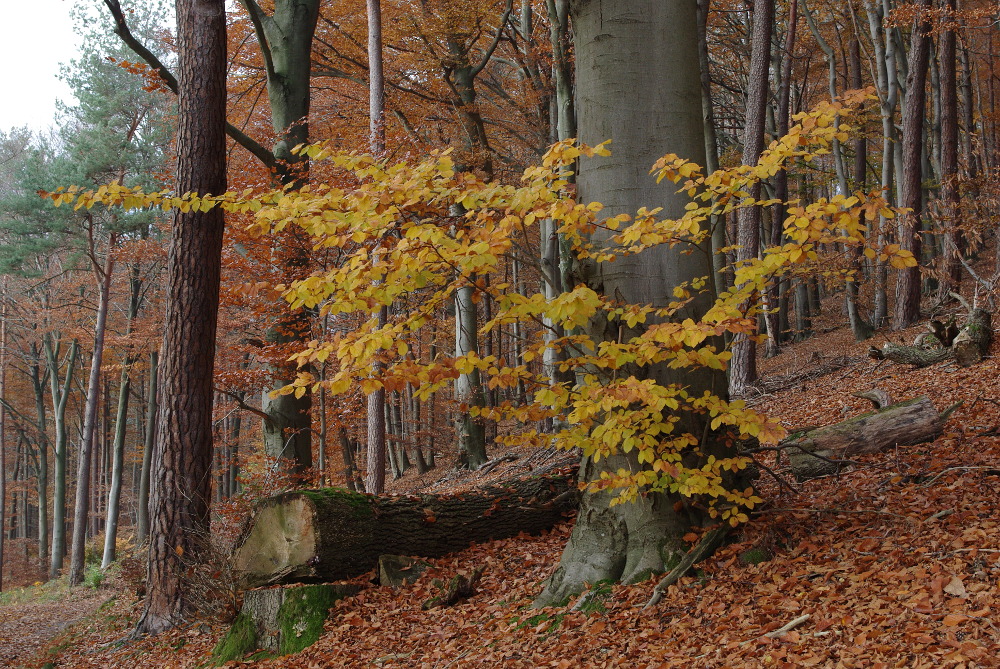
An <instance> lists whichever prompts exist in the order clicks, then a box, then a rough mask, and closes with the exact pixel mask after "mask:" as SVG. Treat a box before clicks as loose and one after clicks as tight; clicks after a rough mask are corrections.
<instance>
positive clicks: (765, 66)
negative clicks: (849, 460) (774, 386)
mask: <svg viewBox="0 0 1000 669" xmlns="http://www.w3.org/2000/svg"><path fill="white" fill-rule="evenodd" d="M773 31H774V0H756V2H754V3H753V28H752V30H751V35H750V48H751V52H750V77H749V82H748V90H747V108H746V123H745V125H744V128H743V164H744V165H756V164H757V161H758V160H760V154H761V153H762V152H763V151H764V122H765V120H766V112H767V99H768V92H769V87H768V80H769V78H768V74H769V72H770V65H771V33H772V32H773ZM760 193H761V183H760V182H759V181H758V182H756V183H754V184H753V185H752V186H751V187H750V192H749V196H750V198H752V199H754V200H758V199H760ZM762 211H763V209H762V208H761V207H760V206H756V205H755V206H751V207H744V208H742V209H740V210H738V212H737V227H736V244H737V248H736V261H737V262H738V263H746V262H750V261H751V260H754V259H756V258H757V255H758V254H759V253H760V224H761V214H762ZM754 306H756V305H755V304H753V300H751V301H749V302H748V303H747V304H744V305H742V308H743V309H750V308H752V307H754ZM732 353H733V357H732V359H731V360H730V362H729V388H730V390H731V391H732V392H733V393H734V394H737V395H738V394H741V393H743V392H745V391H746V390H747V389H748V388H749V387H750V385H752V384H753V382H754V381H756V380H757V344H756V342H755V341H754V338H753V335H752V334H751V333H738V334H737V335H736V336H734V337H733V345H732Z"/></svg>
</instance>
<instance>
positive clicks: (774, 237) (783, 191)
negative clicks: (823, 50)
mask: <svg viewBox="0 0 1000 669" xmlns="http://www.w3.org/2000/svg"><path fill="white" fill-rule="evenodd" d="M797 33H798V0H791V2H789V3H788V28H787V29H786V32H785V48H784V53H783V54H782V60H781V80H780V82H779V87H778V117H777V119H776V122H775V126H776V129H777V132H776V134H777V136H778V137H784V136H785V135H787V134H788V129H789V125H790V122H791V97H792V62H793V60H794V58H795V39H796V35H797ZM773 183H774V199H775V200H777V202H775V204H774V206H773V207H772V208H771V239H770V240H768V242H769V243H770V244H771V246H778V245H779V244H781V240H782V236H783V235H784V225H785V217H786V213H787V211H788V205H787V204H786V203H787V201H788V171H787V170H779V171H778V173H777V174H775V175H774V179H773ZM771 295H772V299H771V303H772V309H774V307H775V306H776V307H777V310H776V311H777V313H776V314H775V315H774V318H775V319H776V322H775V324H774V326H773V327H774V330H775V331H776V339H777V343H778V344H779V345H780V343H781V342H783V341H785V339H786V338H787V331H788V279H787V278H786V279H782V280H781V282H780V283H779V284H778V285H777V286H775V288H774V289H773V290H772V291H771ZM775 352H777V351H775Z"/></svg>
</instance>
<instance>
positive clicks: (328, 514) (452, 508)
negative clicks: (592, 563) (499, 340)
mask: <svg viewBox="0 0 1000 669" xmlns="http://www.w3.org/2000/svg"><path fill="white" fill-rule="evenodd" d="M578 502H579V494H578V491H577V487H576V476H575V471H572V472H567V473H564V474H559V475H551V474H550V475H546V476H536V477H533V478H527V479H520V480H509V481H505V482H504V483H503V484H500V485H494V486H490V487H488V488H485V489H483V490H479V491H475V492H469V493H464V494H462V495H457V496H441V495H421V496H411V497H375V496H372V495H364V494H359V493H353V492H350V491H348V490H343V489H339V488H328V489H324V490H311V491H297V492H290V493H286V494H283V495H279V496H276V497H273V498H271V499H268V500H266V501H265V502H263V503H262V504H261V505H260V506H259V507H258V508H257V509H256V511H255V512H254V515H253V517H252V519H251V521H250V524H249V525H248V528H247V530H246V531H245V533H244V536H243V538H242V539H241V541H239V542H238V544H237V548H236V550H235V553H234V555H233V562H234V567H235V568H236V570H237V571H238V572H239V573H240V574H242V575H243V577H244V581H245V583H246V584H247V585H248V586H255V585H263V584H269V583H293V582H318V581H336V580H341V579H347V578H352V577H354V576H358V575H359V574H363V573H365V572H366V571H368V570H370V569H372V568H373V567H374V566H375V565H376V564H377V563H378V558H379V556H380V555H383V554H386V553H392V554H401V555H414V556H420V557H438V556H441V555H444V554H446V553H451V552H455V551H458V550H462V549H464V548H467V547H468V546H469V545H470V544H471V543H473V542H484V541H489V540H491V539H500V538H504V537H512V536H516V535H517V534H519V533H520V532H527V533H538V532H541V531H543V530H546V529H549V528H551V527H552V526H553V525H555V524H556V523H557V522H559V521H560V520H561V519H562V518H563V514H564V513H566V512H567V511H571V510H573V509H575V508H576V505H577V504H578Z"/></svg>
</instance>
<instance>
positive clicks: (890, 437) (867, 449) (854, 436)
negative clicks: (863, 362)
mask: <svg viewBox="0 0 1000 669" xmlns="http://www.w3.org/2000/svg"><path fill="white" fill-rule="evenodd" d="M873 401H874V400H873ZM951 411H952V409H949V410H947V411H945V412H943V413H939V412H938V410H937V409H936V408H935V407H934V403H933V402H931V400H930V399H928V398H927V397H923V396H921V397H917V398H915V399H912V400H908V401H906V402H900V403H898V404H893V405H891V406H888V407H885V408H883V409H880V410H878V411H874V412H871V413H866V414H862V415H860V416H855V417H854V418H850V419H848V420H845V421H842V422H840V423H835V424H833V425H827V426H825V427H820V428H815V429H811V430H808V431H800V432H797V433H794V434H792V435H790V436H788V437H787V438H786V439H785V440H784V441H782V442H781V444H780V447H781V448H782V449H783V450H784V452H785V453H787V454H788V459H789V462H790V465H791V469H792V473H794V474H795V476H796V478H798V479H799V480H802V479H807V478H815V477H817V476H825V475H827V474H835V473H837V472H838V471H840V469H841V467H842V466H843V465H845V464H848V461H849V460H850V459H851V458H853V457H856V456H858V455H863V454H865V453H878V452H880V451H883V450H886V449H888V448H892V447H894V446H910V445H912V444H919V443H921V442H925V441H931V440H933V439H935V438H937V437H938V436H939V435H940V434H941V431H942V428H943V427H944V423H945V421H946V420H947V418H948V415H949V414H950V413H951Z"/></svg>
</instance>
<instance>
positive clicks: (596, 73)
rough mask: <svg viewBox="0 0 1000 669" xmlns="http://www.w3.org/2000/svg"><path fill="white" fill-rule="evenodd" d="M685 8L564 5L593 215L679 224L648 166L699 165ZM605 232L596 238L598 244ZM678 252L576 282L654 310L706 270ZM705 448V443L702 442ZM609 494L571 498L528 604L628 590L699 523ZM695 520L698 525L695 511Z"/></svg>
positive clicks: (720, 379)
mask: <svg viewBox="0 0 1000 669" xmlns="http://www.w3.org/2000/svg"><path fill="white" fill-rule="evenodd" d="M695 10H696V7H695V3H694V2H688V1H687V0H669V1H663V0H630V1H628V2H622V1H621V0H617V1H614V2H612V1H611V0H581V1H580V2H577V3H575V4H574V16H573V19H574V33H575V36H576V56H577V105H576V108H577V111H578V114H579V119H578V122H579V129H580V138H581V140H582V141H583V142H585V143H588V144H596V143H599V142H602V141H604V140H607V139H609V138H610V139H611V140H612V154H611V156H610V157H607V158H594V159H586V160H581V162H580V170H579V179H578V183H579V191H580V199H581V201H584V202H590V201H598V202H601V203H602V204H603V205H604V209H603V212H602V215H608V216H615V215H618V214H630V215H632V214H635V212H636V211H637V210H638V208H639V207H650V208H652V207H662V208H663V211H662V212H661V214H660V215H661V216H663V217H666V218H677V217H680V216H681V215H682V214H683V212H684V207H685V205H686V204H687V200H686V198H685V197H684V196H683V195H678V194H676V193H674V189H672V188H670V187H669V186H668V187H663V186H659V185H657V184H656V182H655V179H653V178H652V177H650V176H649V168H650V166H651V165H652V164H653V163H654V162H655V161H656V160H657V159H658V158H660V157H662V156H663V155H664V154H665V153H667V152H672V153H676V154H677V155H680V156H683V157H685V158H688V159H690V160H693V161H694V162H696V163H699V164H701V163H702V162H703V161H704V157H705V139H704V124H703V119H702V106H701V95H700V90H701V82H700V76H699V67H698V60H697V18H696V15H695ZM605 235H606V233H604V232H599V233H598V234H595V238H594V240H593V242H594V243H595V244H596V245H598V246H600V245H603V244H604V243H605V241H606V239H607V236H605ZM692 250H693V252H686V251H685V250H682V249H680V248H673V249H667V248H663V247H661V248H658V249H655V250H654V249H651V250H649V251H646V252H643V253H640V254H637V255H631V256H626V257H620V258H618V259H616V261H615V262H613V263H606V264H600V265H597V266H596V267H591V266H584V267H583V268H581V269H582V271H583V273H584V274H585V277H584V278H585V279H586V280H587V281H588V283H589V284H590V285H591V286H592V287H594V288H595V289H596V290H601V291H603V292H604V294H605V295H612V296H614V297H615V298H616V299H619V300H621V301H623V302H626V303H632V304H652V305H653V306H656V307H660V306H664V305H665V304H666V302H667V301H669V299H670V298H669V296H670V295H672V292H673V289H674V287H676V286H678V285H680V284H681V283H684V282H685V281H688V280H690V279H691V278H693V277H704V276H708V275H709V274H710V273H711V271H712V263H711V246H710V240H707V239H706V240H705V242H704V243H703V245H702V246H700V247H698V248H697V249H692ZM712 292H714V291H708V292H706V293H703V294H700V295H698V296H697V297H696V298H695V299H694V300H693V301H692V302H691V303H690V304H689V305H688V306H687V308H686V310H685V312H684V313H683V314H679V315H678V317H679V318H686V317H691V318H694V319H697V318H698V317H699V316H700V314H702V313H704V310H706V309H708V308H709V306H710V304H711V302H712V298H711V293H712ZM607 325H609V324H608V323H607V322H606V321H605V322H603V323H602V322H600V321H595V323H593V324H592V325H591V335H592V337H594V338H596V339H606V340H614V341H618V340H619V337H621V336H623V335H624V336H625V337H626V338H629V337H631V334H629V333H627V332H622V331H620V330H619V328H618V326H617V324H610V325H611V327H606V326H607ZM641 373H642V374H643V375H645V376H646V378H653V379H655V380H656V381H657V382H658V383H659V384H661V385H665V386H669V385H670V384H672V383H680V384H683V385H684V386H687V388H688V389H689V392H693V393H696V394H699V395H700V394H701V393H702V392H704V391H706V390H707V391H709V392H713V393H715V394H716V395H720V396H726V395H727V394H728V393H727V386H726V379H725V375H724V374H721V373H717V372H714V371H711V370H705V369H685V370H683V371H676V370H671V369H669V368H668V367H667V366H666V365H662V366H656V367H652V368H647V369H643V370H641ZM679 418H680V425H679V426H678V428H679V429H680V430H682V431H683V432H688V433H691V434H697V435H703V434H706V433H707V430H705V425H704V423H702V421H701V418H700V417H698V416H693V415H688V414H683V415H680V416H679ZM705 447H706V448H708V449H709V450H711V448H712V447H711V445H710V444H706V445H705ZM638 466H639V464H638V462H636V461H635V459H634V457H628V456H620V455H619V456H612V457H611V458H608V459H603V458H602V460H601V461H600V462H594V461H593V460H592V459H589V458H588V459H585V461H584V463H583V464H582V466H581V470H580V477H581V479H583V480H585V481H589V480H593V479H594V478H597V477H600V475H601V473H602V471H617V469H618V468H619V467H624V468H631V467H638ZM611 499H612V493H609V492H607V491H602V492H588V493H585V494H584V495H583V497H582V499H581V503H580V512H579V514H578V516H577V522H576V525H575V527H574V529H573V534H572V537H571V538H570V541H569V543H568V544H567V546H566V549H565V550H564V551H563V555H562V558H561V559H560V563H559V568H558V569H557V571H556V573H555V574H554V575H553V576H552V578H550V579H549V581H548V582H547V584H546V588H545V591H544V592H543V593H542V594H541V595H540V596H539V598H538V599H537V600H536V604H537V605H539V606H544V605H548V604H555V603H559V602H562V601H564V600H565V599H566V598H567V597H568V596H570V595H572V594H574V593H577V592H580V591H581V590H582V589H583V588H584V587H586V585H587V584H588V583H596V582H597V581H600V580H612V581H619V580H622V581H634V580H638V579H642V578H645V577H647V576H648V575H649V574H650V573H652V572H659V571H663V570H664V566H665V561H667V560H670V559H671V558H672V557H673V556H678V555H682V554H683V553H684V552H685V549H686V546H685V545H684V543H683V541H681V537H682V536H683V535H684V534H685V533H686V532H687V531H688V530H689V528H690V527H691V525H692V523H698V522H700V519H699V518H697V517H693V516H689V515H688V514H687V513H686V512H685V511H682V512H678V511H676V510H675V507H674V502H675V501H676V500H675V499H673V498H671V497H668V496H666V495H663V494H651V495H646V496H645V497H641V498H640V499H639V500H638V501H637V502H636V503H634V504H620V505H616V506H611V505H610V502H611ZM694 516H697V514H696V513H695V514H694Z"/></svg>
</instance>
